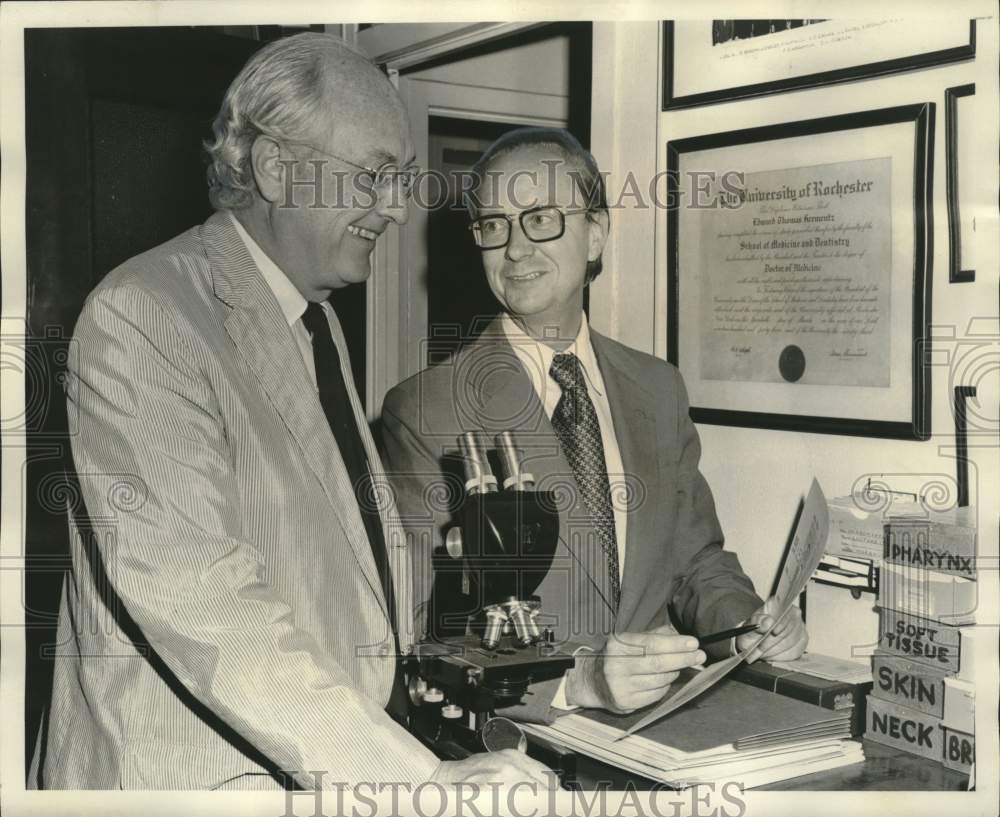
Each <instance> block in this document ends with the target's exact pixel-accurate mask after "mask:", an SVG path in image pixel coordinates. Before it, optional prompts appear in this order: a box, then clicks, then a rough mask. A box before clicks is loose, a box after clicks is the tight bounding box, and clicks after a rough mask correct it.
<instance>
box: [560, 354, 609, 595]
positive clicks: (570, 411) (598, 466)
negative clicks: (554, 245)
mask: <svg viewBox="0 0 1000 817" xmlns="http://www.w3.org/2000/svg"><path fill="white" fill-rule="evenodd" d="M549 374H550V375H551V376H552V379H553V380H555V381H556V383H558V384H559V387H560V388H561V389H562V397H560V398H559V402H558V403H557V404H556V408H555V411H554V412H552V427H553V428H554V429H555V432H556V435H557V436H558V437H559V442H560V443H562V448H563V452H564V453H565V454H566V459H567V460H568V461H569V465H570V467H571V468H572V469H573V476H574V477H576V483H577V486H578V487H579V489H580V494H581V496H582V497H583V502H584V504H585V505H586V507H587V511H588V512H589V513H590V520H591V523H592V525H593V527H594V531H595V532H596V534H597V541H598V542H599V543H600V545H601V549H602V550H603V551H604V556H605V559H606V560H607V565H608V580H609V583H610V585H611V604H612V608H613V610H614V611H617V610H618V601H619V598H620V596H621V579H620V577H619V574H618V538H617V536H616V535H615V516H614V512H613V510H612V506H611V485H610V483H609V481H608V466H607V463H606V462H605V460H604V444H603V443H602V441H601V427H600V424H599V423H598V421H597V412H596V411H595V409H594V404H593V402H591V400H590V395H589V394H587V384H586V382H585V381H584V376H583V368H582V367H581V366H580V361H579V359H578V358H577V356H576V355H573V354H558V355H556V356H555V357H554V358H553V359H552V365H551V366H550V367H549Z"/></svg>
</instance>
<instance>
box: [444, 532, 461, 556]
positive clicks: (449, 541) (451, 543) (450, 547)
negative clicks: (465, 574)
mask: <svg viewBox="0 0 1000 817" xmlns="http://www.w3.org/2000/svg"><path fill="white" fill-rule="evenodd" d="M444 548H445V550H447V551H448V555H449V556H451V558H452V559H461V558H462V529H461V528H460V527H458V526H457V525H456V526H455V527H453V528H449V529H448V533H447V534H446V535H445V537H444Z"/></svg>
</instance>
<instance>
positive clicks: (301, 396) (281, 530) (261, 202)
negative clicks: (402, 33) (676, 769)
mask: <svg viewBox="0 0 1000 817" xmlns="http://www.w3.org/2000/svg"><path fill="white" fill-rule="evenodd" d="M213 130H214V137H215V138H214V141H213V142H212V143H211V144H209V145H207V147H208V151H209V154H210V158H211V166H210V169H209V183H210V196H211V199H212V202H213V204H214V205H215V207H216V210H217V212H216V213H215V214H214V215H213V216H212V217H211V218H210V219H209V220H208V221H207V222H206V223H205V224H203V225H201V226H199V227H195V228H192V229H191V230H189V231H187V232H185V233H183V234H182V235H180V236H178V237H177V238H175V239H173V240H171V241H169V242H167V243H166V244H164V245H162V246H159V247H156V248H154V249H152V250H150V251H149V252H146V253H144V254H142V255H140V256H137V257H136V258H133V259H131V260H129V261H127V262H126V263H125V264H123V265H122V266H121V267H119V268H118V269H116V270H114V271H112V272H111V273H109V274H108V275H107V277H106V278H105V279H104V280H103V281H102V283H101V284H100V286H99V287H98V288H97V289H96V290H95V291H94V292H93V293H92V294H91V296H90V298H89V299H88V302H87V304H86V306H85V308H84V311H83V314H82V316H81V317H80V320H79V322H78V324H77V327H76V331H75V350H76V357H75V358H74V359H73V360H72V361H71V364H70V367H69V368H70V372H69V381H68V395H69V400H70V401H71V403H72V404H73V407H72V408H73V410H72V411H71V413H73V414H75V415H76V416H78V417H79V428H78V433H77V435H76V436H75V437H74V438H73V441H72V442H73V458H74V463H75V467H76V473H77V476H78V480H79V486H80V489H81V493H82V503H79V504H78V505H77V507H76V508H75V509H74V519H73V523H74V534H75V535H74V536H73V537H72V541H73V552H72V571H71V573H70V575H69V577H68V579H67V581H66V582H65V586H64V591H63V600H62V606H61V612H60V630H59V636H60V637H59V647H58V655H57V660H56V661H55V678H54V689H53V695H52V703H51V707H50V710H49V712H48V714H47V724H46V725H45V728H44V729H43V730H42V734H43V735H44V738H43V739H42V740H41V741H40V744H39V747H38V751H36V756H35V759H34V761H33V764H32V782H33V784H34V785H35V786H38V787H45V788H74V789H76V788H87V789H112V788H114V789H117V788H126V789H217V788H239V789H245V788H255V789H273V788H282V787H292V786H294V785H298V786H301V787H305V788H313V787H316V788H331V787H343V786H345V785H346V786H355V785H358V784H361V783H367V784H368V785H372V786H376V787H377V786H378V785H380V784H383V783H386V784H397V785H402V784H410V785H411V787H412V786H414V785H416V784H419V783H423V782H426V781H429V780H432V779H433V780H436V781H439V782H441V783H449V782H455V781H474V782H496V783H507V784H511V783H524V782H528V783H535V784H536V785H538V786H542V787H546V788H547V787H549V786H550V785H551V783H552V778H551V777H549V776H547V775H546V774H545V770H544V767H542V766H540V765H539V764H537V763H535V762H534V761H531V760H529V759H528V758H526V757H524V756H522V755H520V754H519V753H516V752H512V751H508V752H501V753H497V754H494V755H486V756H482V757H476V758H473V759H470V760H468V761H462V762H450V763H439V762H438V760H437V758H436V757H435V756H434V755H433V754H432V753H431V752H430V751H428V750H427V749H426V748H424V746H423V745H422V744H420V743H419V742H417V740H415V739H414V738H413V737H411V736H410V734H409V733H408V732H407V731H406V730H405V729H404V727H403V726H402V725H400V723H399V722H398V721H401V720H404V719H405V712H406V695H405V688H404V679H403V674H402V671H401V668H400V661H399V656H400V654H401V653H405V652H406V651H407V650H408V648H409V647H410V645H411V644H412V641H413V633H412V619H411V610H412V605H411V604H410V563H409V553H408V551H407V549H406V547H405V541H404V540H403V538H402V536H401V533H400V530H399V524H398V518H397V515H396V510H395V507H394V506H393V505H392V503H391V501H388V500H385V501H381V502H374V501H373V500H372V497H373V496H375V497H380V496H383V495H384V492H380V491H378V490H376V488H377V486H376V483H377V481H378V480H379V478H380V476H381V473H382V470H381V465H380V463H379V458H378V454H377V452H376V449H375V447H374V445H373V442H372V439H371V435H370V433H369V431H368V427H367V424H366V422H365V415H364V412H363V411H362V408H361V404H360V401H359V398H358V395H357V393H356V391H355V389H354V386H353V379H352V377H351V373H350V369H349V364H348V355H347V349H346V348H345V345H344V337H343V334H342V333H341V331H340V328H339V325H338V322H337V318H336V316H335V314H334V313H333V311H332V310H331V309H330V307H329V304H328V303H327V299H328V298H329V297H330V296H331V295H333V296H334V297H336V293H337V292H338V291H339V290H341V289H342V288H343V287H345V286H347V285H349V284H353V283H361V282H363V281H365V280H366V279H367V278H368V276H369V274H370V271H371V269H370V265H369V256H370V253H371V251H372V248H373V247H374V244H375V241H376V240H377V238H378V237H379V235H380V234H381V233H382V232H383V230H385V228H386V227H387V226H388V225H389V224H390V223H393V222H395V223H403V222H404V221H405V219H406V217H407V213H406V207H407V202H406V200H407V197H408V194H409V189H410V185H411V183H412V177H413V171H414V169H413V168H412V166H411V163H412V161H413V148H412V145H411V143H410V137H409V129H408V125H407V121H406V116H405V113H404V110H403V107H402V104H401V102H400V100H399V98H398V96H397V95H396V93H395V91H394V89H393V88H392V86H391V84H390V83H389V81H388V80H387V78H386V77H385V76H384V75H383V74H382V73H381V72H379V71H378V70H377V69H376V68H375V67H374V66H373V65H372V64H371V63H370V62H368V60H367V59H365V58H364V57H363V56H362V55H360V54H359V53H356V52H355V51H354V50H353V49H350V48H348V47H346V46H345V45H344V44H343V43H342V42H341V41H340V40H339V39H337V38H335V37H331V36H327V35H321V34H313V33H309V34H301V35H298V36H295V37H291V38H288V39H285V40H280V41H278V42H276V43H273V44H271V45H268V46H266V47H265V48H263V49H261V50H260V51H259V52H258V53H257V54H256V55H255V56H254V57H253V58H252V59H251V60H250V61H249V62H248V63H247V65H246V66H245V67H244V68H243V70H242V71H241V73H240V74H239V75H238V76H237V77H236V79H235V80H234V81H233V83H232V85H231V86H230V88H229V90H228V92H227V94H226V97H225V99H224V101H223V104H222V108H221V110H220V112H219V114H218V117H217V118H216V120H215V123H214V128H213ZM303 180H306V182H305V183H303ZM309 180H312V182H310V181H309Z"/></svg>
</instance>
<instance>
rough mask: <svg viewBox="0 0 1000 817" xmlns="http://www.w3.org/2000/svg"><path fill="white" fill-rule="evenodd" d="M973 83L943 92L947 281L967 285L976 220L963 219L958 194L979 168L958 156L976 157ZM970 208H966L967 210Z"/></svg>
mask: <svg viewBox="0 0 1000 817" xmlns="http://www.w3.org/2000/svg"><path fill="white" fill-rule="evenodd" d="M975 93H976V86H975V83H970V84H968V85H958V86H956V87H954V88H946V89H945V92H944V153H945V173H946V175H945V188H946V189H945V192H946V196H947V199H948V242H949V247H948V281H949V282H950V283H952V284H967V283H969V282H971V281H975V280H976V265H975V262H974V260H973V258H972V251H973V250H974V249H975V246H976V218H975V215H974V214H973V215H971V216H970V215H969V214H968V212H966V214H965V215H964V216H963V215H962V208H961V201H962V198H961V191H962V190H963V189H968V188H969V187H970V186H971V184H970V182H971V181H972V179H973V175H972V174H974V173H976V172H978V168H975V167H971V168H970V167H969V166H968V165H969V163H968V162H965V163H962V164H960V163H959V161H958V157H959V156H961V155H964V156H971V155H975V154H974V152H973V149H972V145H971V144H970V141H971V139H972V105H973V96H974V95H975ZM967 209H969V208H967Z"/></svg>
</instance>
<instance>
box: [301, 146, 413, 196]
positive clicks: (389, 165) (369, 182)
mask: <svg viewBox="0 0 1000 817" xmlns="http://www.w3.org/2000/svg"><path fill="white" fill-rule="evenodd" d="M289 144H292V145H301V146H302V147H307V148H309V149H310V150H314V151H316V152H317V153H321V154H322V155H323V156H329V157H330V158H331V159H336V160H337V161H338V162H342V163H343V164H345V165H349V166H351V167H353V168H354V169H355V170H359V171H361V172H360V173H359V174H358V180H359V181H360V182H361V184H362V185H363V186H364V187H365V188H367V189H368V190H370V191H371V192H373V193H376V194H381V193H385V192H386V191H388V190H391V189H392V187H393V185H397V184H398V185H399V188H400V190H402V192H403V195H404V196H406V197H409V196H410V195H411V194H412V193H413V186H414V185H415V184H416V183H417V176H419V175H420V167H419V166H418V165H416V164H409V165H407V166H406V167H399V165H397V164H396V163H395V162H391V161H390V162H383V163H382V164H380V165H379V166H378V167H368V166H367V165H359V164H358V163H357V162H352V161H351V160H350V159H345V158H344V157H343V156H338V155H337V154H336V153H330V152H329V151H328V150H320V149H319V148H318V147H316V146H315V145H311V144H309V143H308V142H289Z"/></svg>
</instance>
